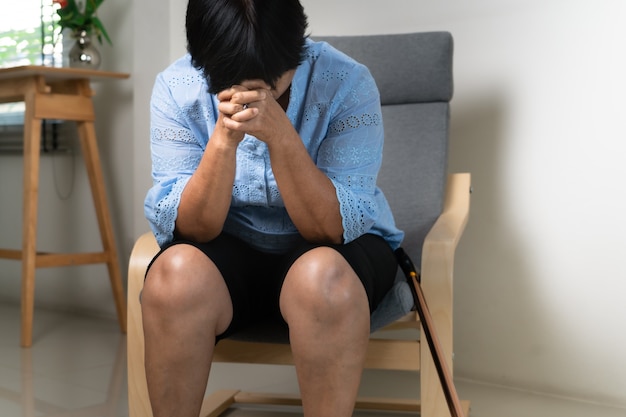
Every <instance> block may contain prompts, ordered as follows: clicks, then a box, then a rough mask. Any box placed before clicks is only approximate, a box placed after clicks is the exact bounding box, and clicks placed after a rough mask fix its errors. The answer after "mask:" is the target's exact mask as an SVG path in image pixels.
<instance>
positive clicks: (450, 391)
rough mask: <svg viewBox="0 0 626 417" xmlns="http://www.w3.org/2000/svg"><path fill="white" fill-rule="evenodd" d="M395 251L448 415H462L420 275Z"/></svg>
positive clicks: (413, 266) (401, 253)
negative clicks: (413, 302) (424, 337)
mask: <svg viewBox="0 0 626 417" xmlns="http://www.w3.org/2000/svg"><path fill="white" fill-rule="evenodd" d="M395 253H396V258H397V259H398V264H399V265H400V268H402V271H403V272H404V275H405V276H406V279H407V281H408V283H409V287H410V288H411V292H412V293H413V299H414V300H415V308H416V309H417V313H418V314H419V317H420V320H421V322H422V330H423V332H424V335H425V336H426V341H427V342H428V347H429V348H430V352H431V353H432V356H433V360H434V362H435V368H437V374H438V375H439V381H440V382H441V387H442V388H443V393H444V395H445V397H446V402H447V403H448V408H449V409H450V415H451V416H452V417H463V410H462V409H461V401H460V400H459V396H458V395H457V392H456V388H455V387H454V382H453V381H452V375H451V374H450V370H449V369H448V366H447V365H446V361H445V360H443V353H442V352H441V344H440V342H439V338H438V337H437V334H436V333H434V329H433V322H432V317H431V315H430V311H428V306H427V305H426V299H425V298H424V293H423V292H422V287H421V286H420V276H419V274H418V273H417V269H415V265H413V262H412V261H411V258H409V255H407V253H406V252H405V251H404V249H402V248H398V249H396V252H395Z"/></svg>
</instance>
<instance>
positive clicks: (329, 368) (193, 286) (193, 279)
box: [142, 0, 403, 417]
mask: <svg viewBox="0 0 626 417" xmlns="http://www.w3.org/2000/svg"><path fill="white" fill-rule="evenodd" d="M306 27H307V21H306V16H305V14H304V11H303V8H302V6H301V4H300V3H299V1H298V0H262V1H261V0H190V1H189V3H188V8H187V19H186V28H187V45H188V47H187V49H188V54H186V55H185V56H184V57H182V58H181V59H179V60H177V61H176V62H174V63H173V64H172V65H170V66H169V67H168V68H167V69H165V70H164V71H163V72H162V73H160V74H159V76H158V77H157V80H156V82H155V86H154V90H153V95H152V101H151V116H152V120H151V151H152V161H153V167H152V174H153V179H154V185H153V187H152V188H151V189H150V191H149V192H148V195H147V197H146V201H145V213H146V217H147V218H148V220H149V221H150V224H151V227H152V230H153V232H154V234H155V236H156V238H157V240H158V242H159V245H160V246H161V251H160V252H159V254H158V255H157V256H156V257H155V259H154V260H153V261H152V263H151V265H150V267H149V269H148V272H147V274H146V281H145V286H144V290H143V294H142V312H143V320H144V333H145V343H146V351H145V353H146V376H147V379H148V388H149V393H150V401H151V404H152V408H153V413H154V416H155V417H161V416H168V417H169V416H173V415H176V416H194V417H195V416H197V415H198V414H199V410H200V406H201V402H202V398H203V395H204V391H205V389H206V383H207V379H208V376H209V371H210V367H211V360H212V354H213V348H214V346H215V344H216V343H218V342H219V340H220V339H222V338H224V337H227V336H229V335H231V334H233V333H236V332H237V331H239V330H241V329H244V328H245V327H247V326H250V325H252V324H253V323H255V322H257V321H259V320H277V321H279V322H281V323H285V324H286V325H287V326H288V328H289V337H290V343H291V347H292V351H293V355H294V360H295V364H296V372H297V375H298V382H299V385H300V391H301V395H302V399H303V407H304V414H305V415H306V416H328V415H331V414H332V415H338V416H349V415H351V414H352V411H353V407H354V400H355V398H356V394H357V390H358V387H359V382H360V378H361V374H362V369H363V363H364V358H365V353H366V349H367V343H368V339H369V328H370V327H369V318H370V314H371V313H372V312H373V311H374V309H375V308H376V306H377V305H378V303H379V302H380V300H381V299H382V298H383V296H384V295H385V294H386V292H387V291H388V290H389V288H390V287H391V285H392V283H393V280H394V278H395V274H396V269H397V263H396V261H395V257H394V254H393V250H395V249H396V248H397V247H398V246H399V245H400V243H401V240H402V237H403V234H402V232H401V231H399V230H398V229H397V228H396V227H395V225H394V221H393V217H392V214H391V212H390V209H389V206H388V204H387V202H386V200H385V198H384V196H383V194H382V193H381V192H380V190H379V189H378V188H377V187H376V176H377V173H378V169H379V167H380V163H381V158H382V146H383V126H382V119H381V111H380V104H379V95H378V91H377V89H376V85H375V83H374V80H373V79H372V77H371V75H370V73H369V71H368V70H367V69H366V68H365V67H364V66H362V65H360V64H358V63H357V62H355V61H354V60H352V59H350V58H349V57H347V56H345V55H344V54H342V53H340V52H338V51H336V50H335V49H333V48H332V47H330V46H329V45H328V44H326V43H316V42H313V41H311V40H310V39H308V38H307V37H306V35H305V30H306Z"/></svg>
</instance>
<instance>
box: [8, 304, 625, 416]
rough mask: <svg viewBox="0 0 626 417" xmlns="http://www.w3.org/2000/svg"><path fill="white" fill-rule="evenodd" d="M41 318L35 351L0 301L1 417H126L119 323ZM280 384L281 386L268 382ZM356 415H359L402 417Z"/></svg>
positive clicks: (586, 407) (506, 407)
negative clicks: (25, 344)
mask: <svg viewBox="0 0 626 417" xmlns="http://www.w3.org/2000/svg"><path fill="white" fill-rule="evenodd" d="M35 318H36V325H35V335H34V336H35V342H34V344H33V347H32V348H29V349H21V348H20V347H19V332H20V329H19V326H20V316H19V307H18V306H15V305H8V304H2V303H0V335H1V336H0V417H51V416H55V417H70V416H71V417H127V416H128V400H127V397H126V387H127V385H126V354H125V353H126V350H125V347H126V346H125V343H126V338H125V337H124V336H123V335H122V334H120V332H119V328H118V326H117V322H116V321H114V320H105V319H96V318H90V317H77V316H71V315H67V314H60V313H55V312H46V311H39V310H38V311H37V312H36V313H35ZM215 372H221V373H222V375H225V378H224V379H231V377H233V375H232V373H233V371H232V369H231V370H225V369H224V368H222V369H219V367H217V368H214V373H215ZM260 372H262V370H261V371H260ZM286 378H288V377H286ZM400 383H401V382H400ZM280 384H281V381H271V382H269V383H268V385H270V386H272V385H280ZM215 388H216V386H215V385H214V384H213V383H210V384H209V390H212V389H215ZM457 389H458V390H459V395H460V396H461V398H463V399H469V400H471V401H472V411H471V413H470V416H471V417H527V416H528V417H626V409H612V408H605V407H600V406H595V405H591V404H585V403H581V402H575V401H563V400H559V399H555V398H551V397H546V396H540V395H533V394H530V393H526V392H519V391H514V390H507V389H502V388H494V387H488V386H483V385H480V384H472V383H467V382H464V381H458V382H457ZM278 411H280V412H278ZM228 414H229V417H269V416H270V415H274V416H275V415H277V414H280V415H281V416H283V417H295V416H300V415H301V414H300V413H298V409H293V408H292V409H285V410H282V409H281V410H268V409H265V410H249V409H235V410H232V411H229V413H228ZM358 414H359V415H360V416H361V417H365V416H367V417H383V416H391V415H397V413H396V414H392V413H387V414H381V413H358ZM141 417H143V416H141Z"/></svg>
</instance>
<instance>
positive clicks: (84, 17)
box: [53, 0, 113, 45]
mask: <svg viewBox="0 0 626 417" xmlns="http://www.w3.org/2000/svg"><path fill="white" fill-rule="evenodd" d="M103 2H104V0H53V3H55V4H58V5H59V6H60V7H59V8H58V9H57V14H58V15H59V18H60V19H59V23H58V24H59V26H60V27H61V29H62V30H63V29H69V30H71V31H72V33H74V34H78V33H80V32H81V31H85V32H87V34H89V35H95V36H96V37H97V38H98V41H99V42H100V43H101V44H102V43H103V42H102V38H103V37H104V39H106V40H107V42H108V43H109V45H112V44H113V43H112V42H111V38H109V34H108V33H107V31H106V29H105V28H104V25H103V24H102V21H101V20H100V19H99V18H98V16H97V15H96V11H97V10H98V7H100V5H101V4H102V3H103Z"/></svg>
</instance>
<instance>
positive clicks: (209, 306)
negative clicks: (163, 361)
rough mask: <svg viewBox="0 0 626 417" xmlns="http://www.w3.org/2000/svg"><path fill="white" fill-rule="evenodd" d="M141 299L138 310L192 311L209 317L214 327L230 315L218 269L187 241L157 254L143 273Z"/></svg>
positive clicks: (223, 324)
mask: <svg viewBox="0 0 626 417" xmlns="http://www.w3.org/2000/svg"><path fill="white" fill-rule="evenodd" d="M141 303H142V310H144V311H145V310H147V309H148V310H150V311H151V314H157V315H170V314H172V313H176V312H179V313H180V312H186V313H190V312H192V311H195V312H196V313H198V314H201V315H206V316H205V317H207V318H213V320H214V321H215V322H216V327H217V328H218V331H219V330H221V331H224V330H225V329H226V328H227V327H228V324H229V323H230V321H231V319H232V303H231V301H230V295H229V292H228V288H227V287H226V284H225V282H224V280H223V278H222V276H221V274H220V272H219V270H218V269H217V267H216V266H215V264H214V263H213V262H212V261H211V260H210V259H209V258H207V257H206V256H205V255H204V254H203V253H202V252H201V251H200V250H198V249H197V248H195V247H194V246H191V245H185V244H179V245H175V246H172V247H170V248H168V249H167V250H165V251H164V252H163V253H162V254H161V255H159V257H158V258H157V259H156V260H155V261H154V263H153V264H152V266H151V267H150V270H149V271H148V273H147V275H146V280H145V283H144V288H143V292H142V301H141Z"/></svg>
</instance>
